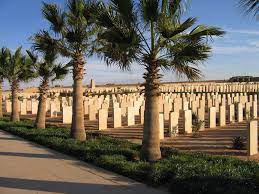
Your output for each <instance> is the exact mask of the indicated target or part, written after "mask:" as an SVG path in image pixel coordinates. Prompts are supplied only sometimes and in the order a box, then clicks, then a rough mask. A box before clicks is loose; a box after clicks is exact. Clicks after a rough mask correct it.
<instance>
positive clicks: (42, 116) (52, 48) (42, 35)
mask: <svg viewBox="0 0 259 194" xmlns="http://www.w3.org/2000/svg"><path fill="white" fill-rule="evenodd" d="M32 40H33V46H32V49H33V50H35V51H38V52H39V53H40V54H42V55H43V60H42V61H40V62H37V61H38V60H37V58H38V57H37V56H35V55H34V54H33V53H32V52H30V51H27V53H28V54H29V56H30V57H31V59H32V60H33V61H34V62H35V66H34V70H35V73H36V77H39V78H40V79H41V84H40V86H39V93H40V96H39V104H38V112H37V117H36V121H35V127H36V128H38V129H44V128H45V121H46V100H47V95H48V90H49V83H50V81H55V80H57V79H63V78H64V76H65V75H66V74H67V72H68V70H67V69H66V67H65V66H62V65H61V64H57V63H56V59H57V57H58V47H57V41H56V40H55V39H53V38H52V37H51V36H50V34H49V33H48V32H46V31H40V32H39V33H37V34H35V35H34V36H33V37H32Z"/></svg>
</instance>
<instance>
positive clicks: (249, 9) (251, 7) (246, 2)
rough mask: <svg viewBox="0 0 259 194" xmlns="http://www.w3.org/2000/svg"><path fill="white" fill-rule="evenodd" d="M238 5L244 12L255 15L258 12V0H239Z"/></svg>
mask: <svg viewBox="0 0 259 194" xmlns="http://www.w3.org/2000/svg"><path fill="white" fill-rule="evenodd" d="M239 5H240V7H242V8H243V9H244V11H245V13H246V14H250V13H253V14H254V15H255V16H256V15H257V14H258V13H259V0H240V1H239Z"/></svg>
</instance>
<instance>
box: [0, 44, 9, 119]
mask: <svg viewBox="0 0 259 194" xmlns="http://www.w3.org/2000/svg"><path fill="white" fill-rule="evenodd" d="M8 57H9V51H8V49H7V48H4V47H3V48H2V49H1V53H0V118H2V117H3V96H2V88H3V81H4V78H5V77H4V67H5V66H6V64H7V62H8Z"/></svg>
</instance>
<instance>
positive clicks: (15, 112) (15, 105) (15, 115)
mask: <svg viewBox="0 0 259 194" xmlns="http://www.w3.org/2000/svg"><path fill="white" fill-rule="evenodd" d="M11 87H12V113H11V121H12V122H17V121H20V115H19V100H18V89H19V84H18V82H17V81H16V80H13V81H12V86H11Z"/></svg>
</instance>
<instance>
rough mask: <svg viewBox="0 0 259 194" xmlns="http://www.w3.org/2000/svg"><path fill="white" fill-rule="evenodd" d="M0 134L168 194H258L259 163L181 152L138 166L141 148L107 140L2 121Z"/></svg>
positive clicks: (171, 151)
mask: <svg viewBox="0 0 259 194" xmlns="http://www.w3.org/2000/svg"><path fill="white" fill-rule="evenodd" d="M0 129H2V130H5V131H8V132H11V133H13V134H16V135H18V136H21V137H23V138H25V139H28V140H30V141H34V142H37V143H39V144H41V145H44V146H47V147H49V148H51V149H54V150H57V151H59V152H62V153H64V154H68V155H71V156H74V157H76V158H78V159H80V160H83V161H86V162H89V163H92V164H95V165H97V166H99V167H102V168H105V169H107V170H111V171H114V172H116V173H118V174H121V175H124V176H127V177H130V178H132V179H134V180H137V181H142V182H145V183H147V184H150V185H152V186H162V185H163V186H169V188H170V190H171V191H172V193H177V194H178V193H184V194H185V193H186V194H187V193H192V194H195V193H199V194H203V193H212V194H218V193H220V194H221V193H230V194H232V193H235V194H236V193H237V194H239V193H245V192H246V193H254V194H255V193H258V187H259V186H258V184H259V181H258V180H259V179H258V177H259V164H258V163H256V162H247V161H242V160H239V159H236V158H229V157H220V156H210V155H204V154H189V153H181V152H179V151H177V150H176V149H173V148H168V147H163V148H161V151H162V156H163V159H161V160H160V161H158V162H155V163H149V162H145V161H139V153H140V148H141V147H140V145H136V144H133V143H130V142H128V141H123V140H118V139H114V138H111V137H106V136H94V135H89V136H88V139H87V141H85V142H80V141H76V140H74V139H72V138H70V133H69V130H68V129H66V128H54V127H49V128H46V129H40V130H39V129H35V128H33V127H32V123H31V122H27V121H24V122H17V123H11V122H9V121H8V120H6V119H4V120H0Z"/></svg>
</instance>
